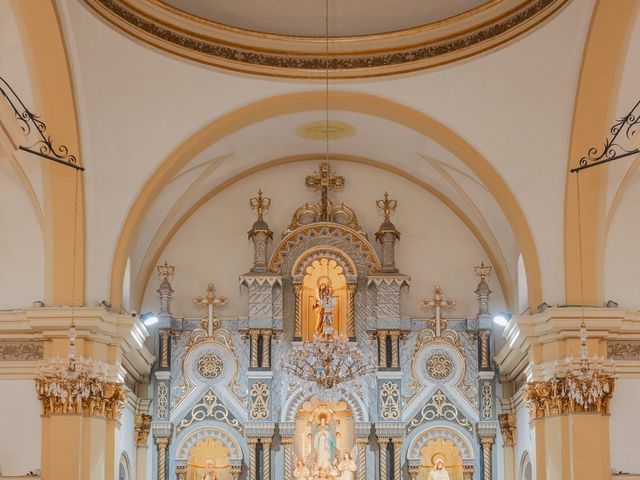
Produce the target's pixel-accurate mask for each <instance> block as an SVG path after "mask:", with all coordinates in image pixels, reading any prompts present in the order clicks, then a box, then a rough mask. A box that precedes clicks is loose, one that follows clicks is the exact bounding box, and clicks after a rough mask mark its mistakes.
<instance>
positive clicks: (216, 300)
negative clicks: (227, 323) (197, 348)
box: [193, 283, 229, 337]
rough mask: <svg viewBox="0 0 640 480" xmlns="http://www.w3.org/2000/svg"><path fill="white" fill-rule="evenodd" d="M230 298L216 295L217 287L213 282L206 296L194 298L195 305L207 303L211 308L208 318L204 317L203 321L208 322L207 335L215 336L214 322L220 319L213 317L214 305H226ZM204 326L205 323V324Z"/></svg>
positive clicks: (208, 287) (208, 286)
mask: <svg viewBox="0 0 640 480" xmlns="http://www.w3.org/2000/svg"><path fill="white" fill-rule="evenodd" d="M228 301H229V300H228V299H227V298H226V297H216V287H215V285H214V284H213V283H210V284H209V285H207V295H206V297H204V298H203V297H201V296H198V297H196V298H194V299H193V304H194V305H207V307H208V309H209V313H208V315H207V318H206V319H204V321H203V323H205V322H206V323H207V336H209V337H212V336H213V327H214V325H213V324H214V322H216V321H218V322H219V320H218V319H216V318H214V317H213V306H214V305H225V304H226V303H227V302H228ZM203 326H204V325H203Z"/></svg>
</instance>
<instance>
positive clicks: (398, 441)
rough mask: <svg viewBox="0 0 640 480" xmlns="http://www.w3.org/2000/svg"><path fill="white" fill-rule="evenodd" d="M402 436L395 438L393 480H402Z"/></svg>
mask: <svg viewBox="0 0 640 480" xmlns="http://www.w3.org/2000/svg"><path fill="white" fill-rule="evenodd" d="M401 453H402V438H394V439H393V480H400V472H401V463H402V458H401V457H400V454H401Z"/></svg>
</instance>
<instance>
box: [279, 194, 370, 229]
mask: <svg viewBox="0 0 640 480" xmlns="http://www.w3.org/2000/svg"><path fill="white" fill-rule="evenodd" d="M321 218H322V203H321V202H319V203H305V204H304V205H302V206H301V207H299V208H298V209H297V210H296V211H295V212H294V213H293V217H292V218H291V223H290V224H289V226H288V227H287V229H286V230H285V232H284V235H288V234H289V233H291V232H293V231H294V230H295V229H297V228H300V227H302V226H305V225H309V224H313V223H318V222H332V223H337V224H340V225H345V226H347V227H349V228H352V229H353V230H355V231H356V232H358V233H360V234H362V235H366V233H365V232H364V230H362V228H361V227H360V224H359V223H358V217H357V216H356V212H354V211H353V209H352V208H350V207H348V206H346V205H345V204H344V203H338V204H334V203H333V202H331V201H330V200H327V217H326V218H327V220H321Z"/></svg>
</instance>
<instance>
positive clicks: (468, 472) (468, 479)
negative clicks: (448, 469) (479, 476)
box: [462, 465, 473, 480]
mask: <svg viewBox="0 0 640 480" xmlns="http://www.w3.org/2000/svg"><path fill="white" fill-rule="evenodd" d="M462 478H463V480H473V465H463V466H462Z"/></svg>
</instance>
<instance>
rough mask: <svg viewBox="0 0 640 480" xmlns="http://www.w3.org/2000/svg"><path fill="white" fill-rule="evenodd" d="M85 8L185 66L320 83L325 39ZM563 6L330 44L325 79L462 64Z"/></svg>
mask: <svg viewBox="0 0 640 480" xmlns="http://www.w3.org/2000/svg"><path fill="white" fill-rule="evenodd" d="M84 1H85V3H86V4H87V5H89V6H90V7H91V8H92V9H93V10H94V11H95V12H97V13H98V15H100V16H101V17H102V18H103V19H105V20H106V21H107V22H108V23H110V24H112V25H114V26H115V27H116V28H118V29H119V30H121V31H123V32H125V33H127V34H129V35H131V36H133V37H135V38H136V39H138V40H141V41H143V42H145V43H147V44H149V45H151V46H153V47H156V48H159V49H161V50H163V51H165V52H168V53H171V54H174V55H178V56H180V57H182V58H185V59H188V60H192V61H196V62H198V63H201V64H205V65H210V66H215V67H220V68H224V69H228V70H234V71H240V72H243V73H250V74H257V75H266V76H276V77H293V78H324V77H325V69H326V66H325V65H326V63H325V55H324V49H325V41H324V38H319V37H304V36H286V35H276V34H269V33H261V32H254V31H251V30H244V29H241V28H236V27H230V26H228V25H223V24H220V23H216V22H212V21H209V20H206V19H203V18H200V17H197V16H194V15H190V14H188V13H186V12H183V11H181V10H178V9H176V8H173V7H171V6H169V5H167V4H166V3H164V2H161V1H158V0H84ZM568 1H569V0H493V1H492V2H490V3H489V4H487V5H483V6H482V8H476V9H472V10H470V11H469V12H465V13H464V14H461V15H458V16H455V17H452V18H449V19H445V20H443V21H439V22H434V23H430V24H428V25H424V26H421V27H415V28H410V29H405V30H399V31H395V32H388V33H380V34H372V35H362V36H348V37H332V38H331V39H330V52H331V53H330V57H331V58H330V69H331V76H332V77H333V78H363V77H375V76H383V75H393V74H399V73H406V72H412V71H416V70H423V69H427V68H432V67H436V66H440V65H444V64H447V63H451V62H454V61H457V60H461V59H465V58H469V57H471V56H473V55H477V54H480V53H483V52H486V51H488V50H490V49H492V48H496V47H498V46H500V45H503V44H504V43H506V42H508V41H511V40H513V39H515V38H517V37H519V36H520V35H522V34H523V33H525V32H527V31H529V30H531V29H532V28H534V27H536V26H538V25H540V24H542V23H544V22H545V21H546V20H548V19H549V18H550V17H551V16H552V15H553V14H554V13H556V12H557V11H558V10H559V9H560V8H561V7H562V6H563V5H565V4H566V3H567V2H568Z"/></svg>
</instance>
